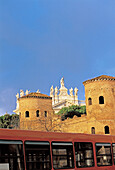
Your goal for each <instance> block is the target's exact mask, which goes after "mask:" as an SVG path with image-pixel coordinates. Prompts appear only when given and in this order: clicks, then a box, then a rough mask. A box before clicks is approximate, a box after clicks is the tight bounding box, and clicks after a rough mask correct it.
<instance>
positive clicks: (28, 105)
mask: <svg viewBox="0 0 115 170" xmlns="http://www.w3.org/2000/svg"><path fill="white" fill-rule="evenodd" d="M17 104H18V107H17V108H16V110H14V112H15V113H19V115H20V129H29V130H39V131H48V130H49V129H51V126H52V124H51V123H52V122H51V121H52V119H51V118H52V116H53V109H52V98H51V97H50V96H48V95H45V94H42V93H40V92H38V91H37V92H34V93H30V94H26V95H24V94H23V95H20V97H19V95H18V97H17Z"/></svg>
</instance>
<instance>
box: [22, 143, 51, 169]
mask: <svg viewBox="0 0 115 170" xmlns="http://www.w3.org/2000/svg"><path fill="white" fill-rule="evenodd" d="M25 154H26V169H27V170H34V169H36V170H37V169H39V170H50V169H51V158H50V144H49V142H41V141H40V142H39V141H26V142H25Z"/></svg>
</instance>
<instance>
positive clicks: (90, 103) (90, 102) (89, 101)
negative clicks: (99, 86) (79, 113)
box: [88, 97, 92, 105]
mask: <svg viewBox="0 0 115 170" xmlns="http://www.w3.org/2000/svg"><path fill="white" fill-rule="evenodd" d="M88 105H92V99H91V97H89V98H88Z"/></svg>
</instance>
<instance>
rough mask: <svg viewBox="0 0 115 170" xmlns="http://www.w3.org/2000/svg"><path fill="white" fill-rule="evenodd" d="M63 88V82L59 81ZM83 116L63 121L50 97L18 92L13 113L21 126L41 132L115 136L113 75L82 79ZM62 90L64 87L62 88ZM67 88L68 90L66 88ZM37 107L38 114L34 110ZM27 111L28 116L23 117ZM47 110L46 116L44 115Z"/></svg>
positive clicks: (114, 81) (114, 87) (114, 86)
mask: <svg viewBox="0 0 115 170" xmlns="http://www.w3.org/2000/svg"><path fill="white" fill-rule="evenodd" d="M62 83H63V84H62V85H63V88H64V81H63V82H62ZM83 85H84V87H85V101H86V111H87V114H86V115H82V116H81V117H76V116H74V117H73V118H72V119H71V118H67V119H66V120H64V121H61V119H60V118H59V117H58V116H57V115H56V114H54V111H53V109H52V98H51V97H50V96H47V95H44V94H41V93H39V92H37V93H30V94H28V92H27V93H26V95H25V96H24V94H23V91H21V97H19V95H18V94H17V95H16V96H17V108H16V110H15V112H16V113H19V114H20V128H21V129H30V130H40V131H59V132H70V133H87V134H91V133H93V134H107V135H109V134H111V135H115V77H111V76H106V75H102V76H99V77H96V78H93V79H90V80H86V81H84V82H83ZM64 89H65V88H64ZM66 91H67V90H66ZM37 110H39V117H36V111H37ZM26 111H29V117H26V116H25V113H26ZM45 111H47V117H45Z"/></svg>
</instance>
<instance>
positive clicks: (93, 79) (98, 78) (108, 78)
mask: <svg viewBox="0 0 115 170" xmlns="http://www.w3.org/2000/svg"><path fill="white" fill-rule="evenodd" d="M103 80H104V81H115V77H112V76H107V75H101V76H98V77H95V78H92V79H89V80H86V81H84V82H83V85H85V84H87V83H90V82H93V81H103Z"/></svg>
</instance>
